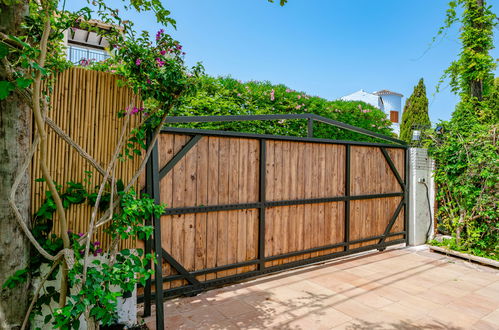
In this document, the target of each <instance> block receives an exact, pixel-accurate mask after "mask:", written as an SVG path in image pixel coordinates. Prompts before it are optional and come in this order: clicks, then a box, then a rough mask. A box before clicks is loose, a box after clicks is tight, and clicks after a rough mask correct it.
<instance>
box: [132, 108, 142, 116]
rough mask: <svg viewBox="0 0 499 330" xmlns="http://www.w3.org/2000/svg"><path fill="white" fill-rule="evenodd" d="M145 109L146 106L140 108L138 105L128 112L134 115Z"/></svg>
mask: <svg viewBox="0 0 499 330" xmlns="http://www.w3.org/2000/svg"><path fill="white" fill-rule="evenodd" d="M143 109H144V108H140V109H139V108H137V107H133V109H132V110H131V111H130V112H128V114H129V115H134V114H136V113H137V112H139V111H142V110H143Z"/></svg>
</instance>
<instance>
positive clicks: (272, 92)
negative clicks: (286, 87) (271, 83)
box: [270, 90, 275, 101]
mask: <svg viewBox="0 0 499 330" xmlns="http://www.w3.org/2000/svg"><path fill="white" fill-rule="evenodd" d="M270 100H271V101H274V100H275V91H274V90H271V91H270Z"/></svg>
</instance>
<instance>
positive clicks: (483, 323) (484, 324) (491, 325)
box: [473, 320, 499, 330]
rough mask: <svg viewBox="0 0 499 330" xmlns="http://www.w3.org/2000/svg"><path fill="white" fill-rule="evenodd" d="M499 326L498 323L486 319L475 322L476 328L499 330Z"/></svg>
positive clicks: (474, 326) (478, 329)
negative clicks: (498, 329)
mask: <svg viewBox="0 0 499 330" xmlns="http://www.w3.org/2000/svg"><path fill="white" fill-rule="evenodd" d="M497 328H499V325H498V323H492V322H488V321H485V320H480V321H478V322H476V323H475V324H473V329H474V330H497Z"/></svg>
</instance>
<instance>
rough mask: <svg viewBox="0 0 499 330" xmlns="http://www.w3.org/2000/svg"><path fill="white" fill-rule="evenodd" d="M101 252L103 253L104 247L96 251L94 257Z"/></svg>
mask: <svg viewBox="0 0 499 330" xmlns="http://www.w3.org/2000/svg"><path fill="white" fill-rule="evenodd" d="M99 253H102V249H100V248H99V249H97V250H95V251H94V257H97V255H98V254H99Z"/></svg>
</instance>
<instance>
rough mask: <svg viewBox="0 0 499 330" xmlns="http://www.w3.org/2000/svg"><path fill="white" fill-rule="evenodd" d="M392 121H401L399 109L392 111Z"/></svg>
mask: <svg viewBox="0 0 499 330" xmlns="http://www.w3.org/2000/svg"><path fill="white" fill-rule="evenodd" d="M390 121H391V122H392V123H398V122H399V112H398V111H390Z"/></svg>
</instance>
